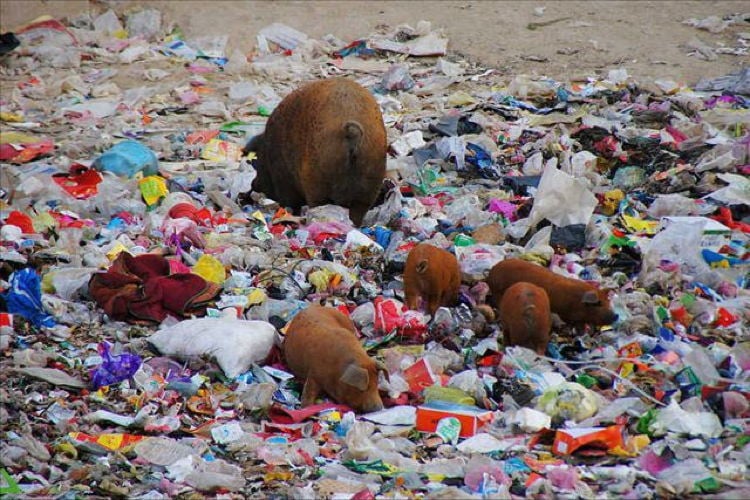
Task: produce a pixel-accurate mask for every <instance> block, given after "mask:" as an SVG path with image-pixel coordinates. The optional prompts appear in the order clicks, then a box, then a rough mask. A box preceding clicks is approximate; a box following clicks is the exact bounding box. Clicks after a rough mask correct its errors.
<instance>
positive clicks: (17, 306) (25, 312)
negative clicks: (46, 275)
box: [2, 268, 57, 328]
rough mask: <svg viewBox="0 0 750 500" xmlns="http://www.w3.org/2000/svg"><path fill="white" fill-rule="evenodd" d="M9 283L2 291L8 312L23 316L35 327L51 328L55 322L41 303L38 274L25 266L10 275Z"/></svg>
mask: <svg viewBox="0 0 750 500" xmlns="http://www.w3.org/2000/svg"><path fill="white" fill-rule="evenodd" d="M9 282H10V285H9V287H8V290H7V291H6V292H5V293H3V294H2V295H3V298H4V299H5V302H6V304H7V307H8V312H9V313H11V314H18V315H20V316H23V317H24V318H26V319H27V320H29V321H30V322H31V324H32V325H34V326H35V327H37V328H41V327H47V328H51V327H53V326H55V325H56V324H57V323H56V321H55V319H54V318H53V317H52V316H50V315H49V314H48V313H47V312H46V311H45V310H44V306H43V305H42V287H41V280H40V279H39V275H38V274H37V273H36V272H34V270H33V269H30V268H26V269H21V270H20V271H15V272H14V273H13V274H11V275H10V280H9Z"/></svg>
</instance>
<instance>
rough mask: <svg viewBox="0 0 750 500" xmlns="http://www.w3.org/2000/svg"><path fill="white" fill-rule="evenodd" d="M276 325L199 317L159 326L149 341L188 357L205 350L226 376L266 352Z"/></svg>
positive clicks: (170, 353)
mask: <svg viewBox="0 0 750 500" xmlns="http://www.w3.org/2000/svg"><path fill="white" fill-rule="evenodd" d="M275 336H276V329H275V328H274V327H273V325H272V324H270V323H266V322H265V321H244V320H235V319H226V318H200V319H189V320H186V321H181V322H179V323H177V324H176V325H174V326H171V327H169V328H165V329H163V330H159V331H158V332H156V333H155V334H153V335H152V336H151V337H149V338H148V341H149V342H150V343H151V344H152V345H153V346H154V347H156V348H157V349H158V350H159V352H161V353H162V354H164V355H166V356H174V357H177V358H189V357H193V356H201V355H205V354H208V355H210V356H212V357H213V358H214V359H216V362H217V363H218V364H219V366H220V367H221V369H222V370H223V371H224V374H225V375H226V376H227V377H229V378H234V377H236V376H237V375H239V374H241V373H244V372H246V371H248V370H249V369H250V365H252V364H253V363H258V362H260V361H262V360H263V359H265V358H266V356H268V354H269V353H270V352H271V347H273V343H274V339H275Z"/></svg>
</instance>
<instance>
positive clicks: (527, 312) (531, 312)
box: [500, 281, 552, 354]
mask: <svg viewBox="0 0 750 500" xmlns="http://www.w3.org/2000/svg"><path fill="white" fill-rule="evenodd" d="M500 319H501V321H502V323H503V338H504V339H505V345H506V347H507V346H511V345H520V346H523V347H528V348H529V349H532V350H534V351H536V353H537V354H544V353H545V352H546V351H547V344H548V343H549V333H550V330H551V329H552V314H551V313H550V305H549V297H547V292H545V291H544V289H543V288H540V287H538V286H536V285H532V284H531V283H526V282H523V281H520V282H518V283H515V284H513V285H511V286H510V287H509V288H508V289H507V290H506V291H505V293H504V294H503V298H502V300H501V301H500Z"/></svg>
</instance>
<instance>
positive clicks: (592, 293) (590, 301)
mask: <svg viewBox="0 0 750 500" xmlns="http://www.w3.org/2000/svg"><path fill="white" fill-rule="evenodd" d="M581 302H583V303H584V304H587V305H590V306H598V305H599V304H601V300H600V299H599V295H598V294H597V293H596V290H589V291H588V292H586V293H584V294H583V297H581Z"/></svg>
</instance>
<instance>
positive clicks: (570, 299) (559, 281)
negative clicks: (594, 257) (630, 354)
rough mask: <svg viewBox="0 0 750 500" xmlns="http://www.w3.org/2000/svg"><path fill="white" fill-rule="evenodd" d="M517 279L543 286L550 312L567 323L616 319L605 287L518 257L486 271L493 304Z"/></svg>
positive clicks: (606, 322)
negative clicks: (558, 272) (564, 274)
mask: <svg viewBox="0 0 750 500" xmlns="http://www.w3.org/2000/svg"><path fill="white" fill-rule="evenodd" d="M519 281H526V282H528V283H533V284H534V285H537V286H539V287H541V288H543V289H544V291H545V292H547V296H548V297H549V303H550V308H551V309H552V312H553V313H555V314H557V315H558V316H559V317H560V319H561V320H563V321H564V322H565V323H567V324H569V325H571V326H575V327H580V326H584V325H591V326H602V325H609V324H612V323H614V322H615V321H616V320H617V315H616V314H615V313H614V311H612V307H611V305H610V302H609V292H608V291H607V290H603V289H600V288H597V287H596V286H594V285H592V284H591V283H587V282H585V281H582V280H578V279H573V278H568V277H565V276H561V275H559V274H556V273H554V272H552V271H551V270H549V269H547V268H545V267H542V266H540V265H537V264H533V263H531V262H527V261H525V260H522V259H505V260H503V261H500V262H498V263H497V264H495V265H494V266H493V267H492V269H491V270H490V273H489V275H488V277H487V284H488V285H489V286H490V290H491V292H492V297H493V301H494V303H495V305H496V307H498V308H501V301H502V297H503V294H504V293H505V291H506V290H507V289H508V288H509V287H510V286H511V285H513V284H515V283H518V282H519ZM501 314H502V311H501Z"/></svg>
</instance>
